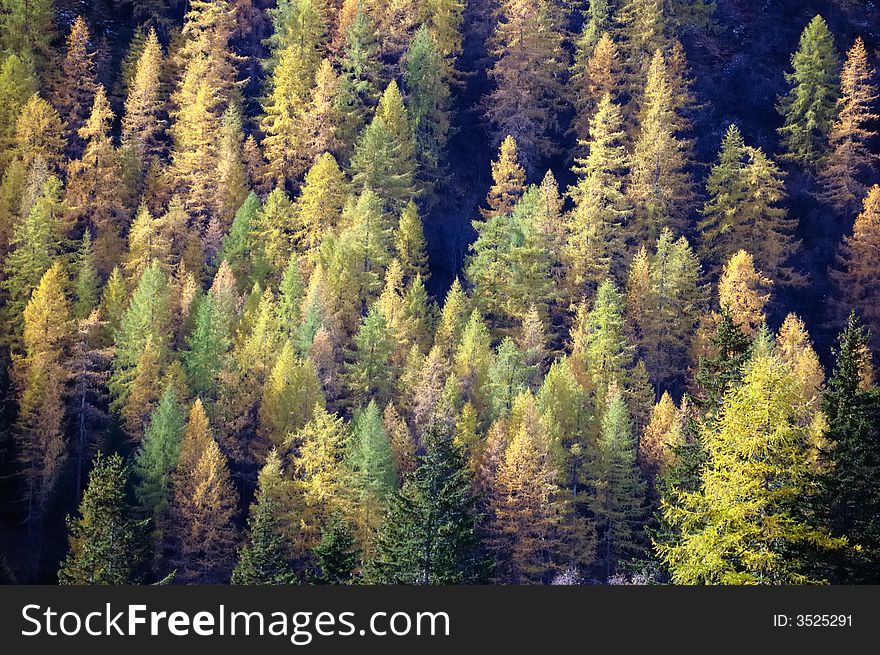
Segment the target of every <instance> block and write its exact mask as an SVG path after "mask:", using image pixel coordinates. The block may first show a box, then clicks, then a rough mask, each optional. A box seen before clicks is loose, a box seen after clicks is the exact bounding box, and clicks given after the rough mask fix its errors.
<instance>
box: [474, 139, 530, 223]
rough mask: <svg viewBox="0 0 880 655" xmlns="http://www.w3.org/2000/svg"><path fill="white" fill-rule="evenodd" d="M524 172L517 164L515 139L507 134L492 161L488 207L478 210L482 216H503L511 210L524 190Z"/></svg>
mask: <svg viewBox="0 0 880 655" xmlns="http://www.w3.org/2000/svg"><path fill="white" fill-rule="evenodd" d="M525 182H526V172H525V171H524V170H523V167H522V166H520V164H519V157H518V155H517V148H516V140H515V139H514V138H513V137H512V136H510V135H508V136H507V137H505V139H504V141H502V142H501V147H500V148H499V150H498V159H497V160H495V161H493V162H492V186H491V187H490V188H489V193H488V194H487V195H486V204H487V205H489V209H488V210H486V209H482V210H480V212H481V213H482V215H483V218H485V219H487V220H488V219H490V218H494V217H496V216H503V215H504V214H509V213H510V212H511V211H513V208H514V206H515V205H516V203H517V201H518V200H519V199H520V198H521V197H522V194H523V192H524V191H525Z"/></svg>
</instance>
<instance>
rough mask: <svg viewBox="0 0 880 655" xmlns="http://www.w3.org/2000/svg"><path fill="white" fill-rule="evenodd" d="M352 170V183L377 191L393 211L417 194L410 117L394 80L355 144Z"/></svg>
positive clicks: (383, 94) (398, 209) (360, 187)
mask: <svg viewBox="0 0 880 655" xmlns="http://www.w3.org/2000/svg"><path fill="white" fill-rule="evenodd" d="M351 170H352V184H353V185H354V186H355V187H357V188H359V189H371V190H372V191H374V192H375V193H376V194H377V195H378V196H379V197H380V198H381V199H382V200H383V201H384V203H385V204H386V207H387V208H388V209H389V210H390V211H393V212H396V211H400V210H401V209H402V208H403V207H404V206H405V205H406V204H407V203H408V202H409V201H411V200H412V199H413V198H415V197H416V196H417V195H418V190H417V189H416V187H415V184H414V181H415V173H416V163H415V159H414V147H413V142H412V134H411V132H410V126H409V116H408V114H407V110H406V107H404V104H403V96H402V95H401V93H400V89H399V88H398V86H397V83H396V82H395V81H394V80H391V82H390V83H389V84H388V86H387V87H386V89H385V91H384V92H383V93H382V97H381V99H380V100H379V105H378V107H377V108H376V115H375V116H374V118H373V120H372V122H371V123H370V124H369V125H368V126H367V128H366V129H365V130H364V131H363V133H362V134H361V136H360V138H359V139H358V142H357V144H355V150H354V154H353V155H352V158H351Z"/></svg>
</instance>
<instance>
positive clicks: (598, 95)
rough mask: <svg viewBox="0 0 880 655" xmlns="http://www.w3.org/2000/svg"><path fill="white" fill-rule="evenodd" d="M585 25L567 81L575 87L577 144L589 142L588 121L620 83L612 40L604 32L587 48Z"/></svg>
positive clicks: (618, 60) (618, 64) (587, 27)
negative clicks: (587, 52) (578, 142)
mask: <svg viewBox="0 0 880 655" xmlns="http://www.w3.org/2000/svg"><path fill="white" fill-rule="evenodd" d="M594 4H595V3H594ZM599 4H602V3H601V2H600V3H599ZM606 6H607V3H606ZM591 7H592V5H591ZM606 11H607V9H606ZM589 25H590V23H586V24H585V26H584V32H583V33H582V34H581V38H580V40H579V41H578V51H577V56H576V57H575V63H574V65H573V67H572V79H571V81H572V82H573V83H574V84H575V98H574V105H575V109H576V110H577V114H576V116H575V131H576V133H577V136H578V139H580V140H581V141H587V139H589V136H590V118H591V117H592V115H593V112H594V110H595V109H596V107H597V105H598V104H599V102H600V101H601V100H602V98H603V97H605V94H606V93H607V94H609V95H610V96H611V98H612V99H613V98H615V95H616V94H617V92H618V90H619V89H620V86H621V84H622V79H621V74H622V71H621V62H620V57H619V55H618V51H617V46H616V45H615V43H614V40H613V39H612V38H611V36H610V35H609V34H608V32H603V33H602V34H601V36H596V38H598V41H596V42H595V43H594V44H590V45H589V46H588V45H587V42H585V39H587V40H588V41H589V40H592V38H593V37H592V36H590V35H588V30H589ZM587 49H591V50H592V53H591V54H589V55H587V54H586V50H587Z"/></svg>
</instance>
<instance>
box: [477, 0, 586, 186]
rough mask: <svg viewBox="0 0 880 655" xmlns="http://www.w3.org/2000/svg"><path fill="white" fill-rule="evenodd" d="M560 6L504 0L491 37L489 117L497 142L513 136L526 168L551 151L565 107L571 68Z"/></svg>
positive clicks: (533, 167)
mask: <svg viewBox="0 0 880 655" xmlns="http://www.w3.org/2000/svg"><path fill="white" fill-rule="evenodd" d="M556 12H557V8H556V6H555V5H553V4H552V3H550V2H547V0H537V1H534V2H525V1H524V0H506V1H505V2H504V3H503V5H502V12H501V14H500V20H499V21H498V26H497V28H496V30H495V34H494V35H493V39H492V54H493V55H494V56H495V57H496V61H495V64H494V66H493V67H492V69H491V70H490V72H489V75H490V76H491V78H492V79H493V80H494V83H495V85H494V88H493V90H492V91H491V92H490V93H489V95H487V96H486V99H485V111H486V117H487V118H488V120H489V121H490V123H491V124H492V126H493V131H494V135H495V142H496V143H499V142H501V140H502V139H503V138H505V137H507V136H512V137H513V138H514V139H515V140H516V143H517V145H518V146H519V149H520V158H521V160H522V162H523V165H524V167H525V169H526V170H527V171H529V172H532V173H533V172H534V171H535V170H536V168H537V164H538V162H539V161H540V160H541V159H542V158H544V157H546V156H548V155H550V154H552V153H553V151H554V150H555V148H554V140H553V135H554V133H555V132H556V130H557V128H558V113H559V111H560V109H561V108H562V105H563V102H562V95H563V89H562V83H561V82H562V75H563V73H564V71H565V70H566V68H567V67H568V61H567V55H566V53H565V51H564V50H563V49H562V33H561V31H560V18H559V16H558V15H557V13H556Z"/></svg>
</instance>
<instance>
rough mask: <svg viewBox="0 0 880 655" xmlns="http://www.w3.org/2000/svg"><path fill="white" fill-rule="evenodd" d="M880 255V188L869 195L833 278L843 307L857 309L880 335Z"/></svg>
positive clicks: (842, 249) (839, 253)
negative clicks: (879, 276)
mask: <svg viewBox="0 0 880 655" xmlns="http://www.w3.org/2000/svg"><path fill="white" fill-rule="evenodd" d="M878 251H880V185H877V184H875V185H874V186H873V187H871V190H870V191H868V195H867V197H866V198H865V200H864V208H863V210H862V213H861V214H859V215H858V217H856V222H855V225H853V231H852V234H851V235H847V236H844V237H843V243H841V245H840V249H839V251H838V255H837V262H838V263H837V270H834V271H832V277H833V278H834V280H835V282H837V286H838V289H839V290H840V293H841V296H842V299H843V302H842V303H840V305H842V306H844V307H845V308H848V309H855V310H856V311H857V312H859V314H860V315H861V316H862V317H863V319H864V321H865V323H866V324H867V325H868V327H869V328H870V329H871V333H872V334H873V335H875V338H876V336H877V335H880V304H878V299H877V294H878V289H880V287H878V269H877V265H876V264H875V262H876V261H877V257H878Z"/></svg>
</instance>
